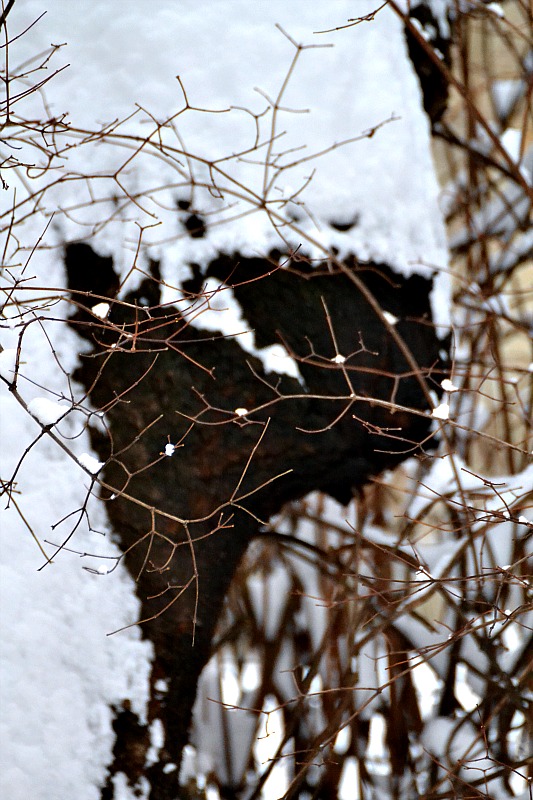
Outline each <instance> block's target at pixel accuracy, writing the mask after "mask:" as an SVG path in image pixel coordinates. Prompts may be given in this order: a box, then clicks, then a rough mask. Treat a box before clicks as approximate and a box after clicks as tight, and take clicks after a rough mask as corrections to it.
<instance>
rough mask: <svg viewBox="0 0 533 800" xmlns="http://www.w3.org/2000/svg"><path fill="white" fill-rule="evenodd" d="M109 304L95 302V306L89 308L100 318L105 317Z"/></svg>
mask: <svg viewBox="0 0 533 800" xmlns="http://www.w3.org/2000/svg"><path fill="white" fill-rule="evenodd" d="M110 308H111V306H110V305H109V303H97V304H96V305H95V306H93V307H92V308H91V311H92V312H93V314H94V315H95V316H96V317H100V319H105V318H106V317H107V315H108V314H109V309H110Z"/></svg>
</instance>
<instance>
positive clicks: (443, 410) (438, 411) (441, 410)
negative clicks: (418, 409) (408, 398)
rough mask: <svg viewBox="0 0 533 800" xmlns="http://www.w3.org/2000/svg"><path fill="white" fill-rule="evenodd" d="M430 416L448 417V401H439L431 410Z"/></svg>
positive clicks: (435, 417) (436, 417)
mask: <svg viewBox="0 0 533 800" xmlns="http://www.w3.org/2000/svg"><path fill="white" fill-rule="evenodd" d="M431 416H432V417H433V418H434V419H449V418H450V406H449V405H448V403H440V404H439V405H438V406H436V407H435V408H434V409H433V411H432V412H431Z"/></svg>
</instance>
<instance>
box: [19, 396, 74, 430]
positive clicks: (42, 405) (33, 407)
mask: <svg viewBox="0 0 533 800" xmlns="http://www.w3.org/2000/svg"><path fill="white" fill-rule="evenodd" d="M68 410H69V409H68V408H67V407H65V406H60V405H58V404H57V402H54V401H53V400H48V398H47V397H35V398H34V399H33V400H31V401H30V402H29V403H28V411H29V412H30V414H31V415H32V416H34V417H35V419H36V420H38V421H39V422H40V423H41V424H42V425H55V423H56V422H57V421H58V420H60V419H61V417H63V416H64V415H65V414H66V413H67V412H68Z"/></svg>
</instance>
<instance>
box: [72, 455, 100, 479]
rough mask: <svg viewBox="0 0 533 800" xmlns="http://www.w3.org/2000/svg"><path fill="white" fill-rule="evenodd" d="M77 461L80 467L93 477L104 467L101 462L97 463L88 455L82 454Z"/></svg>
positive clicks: (96, 460) (95, 459)
mask: <svg viewBox="0 0 533 800" xmlns="http://www.w3.org/2000/svg"><path fill="white" fill-rule="evenodd" d="M78 461H79V462H80V464H81V465H82V467H85V469H86V470H88V472H90V473H92V474H93V475H97V474H98V473H99V472H100V470H101V469H102V467H103V466H104V462H103V461H98V459H97V458H95V457H94V456H92V455H90V454H89V453H82V454H81V455H80V456H78Z"/></svg>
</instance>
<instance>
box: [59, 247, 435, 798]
mask: <svg viewBox="0 0 533 800" xmlns="http://www.w3.org/2000/svg"><path fill="white" fill-rule="evenodd" d="M272 257H273V259H274V260H275V261H276V262H277V260H278V258H279V254H277V253H274V254H272ZM66 266H67V271H68V276H69V286H70V289H71V292H72V295H73V298H74V299H75V300H76V301H77V302H78V303H79V304H80V310H79V311H78V313H77V314H76V316H75V317H74V318H73V320H72V324H73V325H75V326H76V328H77V330H78V331H79V332H80V334H82V335H83V336H85V337H87V338H89V339H90V340H91V341H92V343H93V349H92V352H91V353H89V354H86V355H84V356H82V364H81V366H80V368H79V370H78V372H77V375H76V377H77V378H78V379H79V380H80V381H81V382H82V383H83V384H84V386H85V387H86V389H87V391H88V394H89V396H90V399H91V402H92V404H93V406H94V407H96V408H97V409H102V410H104V411H105V419H106V424H107V426H108V433H109V435H103V434H102V433H101V432H98V431H97V430H93V431H92V437H93V444H94V447H95V448H96V450H97V452H98V453H99V455H100V458H101V459H102V460H105V461H106V466H105V468H104V470H103V472H102V473H101V474H102V475H103V478H104V480H105V482H106V484H108V485H109V486H110V487H112V492H111V490H110V491H107V490H105V491H104V492H103V495H102V496H103V499H104V501H105V502H106V507H107V511H108V514H109V518H110V520H111V523H112V526H113V529H114V531H115V533H116V537H117V541H118V544H119V546H120V548H121V549H122V550H123V552H124V553H125V556H124V558H125V563H126V565H127V568H128V570H129V572H130V573H131V575H132V576H133V577H134V579H135V581H136V586H137V593H138V596H139V599H140V601H141V604H142V618H143V620H144V621H143V622H141V623H140V625H141V629H142V632H143V635H144V636H145V637H147V638H149V639H150V641H151V642H152V643H153V646H154V651H155V660H154V665H153V673H152V703H151V707H150V718H151V719H155V718H159V719H161V721H162V723H163V725H164V728H165V736H166V739H165V746H164V750H163V752H162V754H161V759H160V761H159V762H158V763H157V764H155V765H154V766H153V767H151V768H150V770H149V771H148V773H147V776H148V778H149V780H150V782H151V785H152V793H151V797H152V798H153V799H154V800H166V799H167V798H168V800H170V798H174V797H176V796H177V795H178V775H179V769H178V768H177V769H175V770H173V771H169V769H170V768H169V766H168V765H170V764H176V765H177V767H179V763H180V756H181V752H182V749H183V747H184V745H185V744H186V742H187V739H188V729H189V725H190V720H191V711H192V706H193V702H194V698H195V693H196V684H197V680H198V677H199V675H200V672H201V670H202V668H203V666H204V665H205V663H206V661H207V660H208V658H209V655H210V647H211V642H212V639H213V634H214V629H215V625H216V622H217V619H218V616H219V613H220V610H221V607H222V604H223V601H224V596H225V594H226V592H227V589H228V586H229V583H230V581H231V579H232V576H233V574H234V572H235V569H236V567H237V565H238V563H239V561H240V559H241V557H242V555H243V553H244V552H245V550H246V547H247V545H248V543H249V542H250V539H251V538H252V537H254V536H256V535H258V533H259V532H260V524H261V521H266V520H267V519H268V518H269V517H270V516H271V515H272V514H273V513H275V512H277V511H278V510H279V509H280V507H281V506H282V504H283V503H285V502H286V501H288V500H292V499H296V498H299V497H301V496H303V495H304V494H306V493H308V492H310V491H312V490H316V489H318V490H322V491H324V492H328V493H330V494H331V495H333V496H334V497H336V498H337V499H339V500H341V501H342V502H347V501H348V500H349V499H350V497H351V496H352V494H353V492H354V490H355V489H356V488H357V487H359V486H361V485H362V484H363V483H364V482H365V481H366V480H368V478H369V477H370V476H372V475H375V474H377V473H379V472H380V471H381V470H383V469H384V468H386V467H390V466H393V465H394V464H396V463H398V462H399V461H401V460H402V459H403V458H405V457H406V455H408V454H412V453H413V452H415V453H417V452H418V453H420V454H421V453H422V452H423V450H422V448H420V447H418V446H417V444H418V443H420V442H423V441H425V440H426V439H427V437H428V432H429V427H430V418H429V417H428V416H427V415H423V414H422V415H420V414H418V415H417V414H416V413H411V412H409V411H408V410H401V409H400V410H397V411H396V412H395V413H391V412H390V411H389V410H388V409H387V408H383V407H380V406H378V405H375V404H372V403H371V402H365V401H364V400H358V401H355V402H354V401H350V399H349V395H350V388H349V386H348V383H347V378H346V375H348V376H349V379H350V381H351V383H352V390H353V392H355V394H357V395H358V396H360V397H368V398H377V399H382V400H385V401H390V400H391V399H393V400H394V402H395V403H397V404H398V405H399V406H401V407H405V408H412V409H414V410H415V411H416V410H419V411H420V410H425V409H427V398H426V396H425V395H424V393H423V391H422V389H421V383H420V377H421V376H422V377H425V378H426V379H427V380H429V383H430V385H432V387H433V388H438V382H439V381H440V379H441V378H442V373H441V372H439V370H441V368H442V365H440V362H439V355H438V353H439V349H440V348H441V347H442V343H441V342H440V341H439V340H438V338H437V336H436V334H435V331H434V328H433V327H432V325H431V313H430V308H429V302H428V293H429V290H430V288H431V284H430V282H429V281H427V280H425V279H423V278H421V277H419V276H413V277H411V278H408V279H406V278H402V277H400V276H398V275H396V274H394V273H393V272H392V271H391V270H390V269H389V268H388V267H386V266H384V265H375V264H373V265H358V264H357V262H356V261H355V260H354V259H350V260H349V261H347V262H346V263H345V264H344V265H341V267H342V268H332V267H331V265H329V266H328V265H323V266H319V267H315V268H313V269H311V268H310V267H309V266H308V265H307V264H306V263H305V261H302V260H301V259H299V260H298V263H293V262H291V263H290V264H288V265H287V267H286V268H283V269H274V268H273V267H272V261H271V260H262V259H246V258H241V257H240V256H239V255H238V254H235V255H232V256H221V257H220V258H218V259H217V260H215V261H214V262H213V263H211V264H210V265H209V267H208V270H207V273H205V272H204V275H205V274H207V275H212V276H216V277H217V278H218V279H219V280H222V281H227V282H228V283H231V285H233V286H234V293H235V296H236V298H237V300H238V301H239V303H240V304H241V306H242V309H243V313H244V316H245V318H246V319H247V320H248V322H249V324H250V327H251V328H253V329H254V330H255V336H256V343H257V345H258V346H259V347H263V346H265V345H268V344H272V343H274V342H279V341H280V340H282V341H284V342H285V343H286V345H287V347H289V348H290V349H291V350H292V351H293V352H294V353H295V354H296V355H297V356H298V357H300V358H301V359H304V360H303V361H301V362H300V371H301V374H302V377H303V379H304V383H305V388H304V387H302V386H301V385H300V383H299V382H298V381H297V380H296V379H294V378H289V377H287V376H285V375H281V376H275V375H274V376H273V375H265V373H264V370H263V367H262V364H261V362H260V361H259V360H258V359H256V358H254V357H252V356H250V355H249V354H248V353H245V352H244V351H243V350H242V348H241V347H240V345H239V343H238V340H237V339H225V338H223V337H221V336H218V335H216V334H213V333H212V332H207V331H203V330H201V316H200V317H199V318H198V320H197V321H196V323H195V325H194V327H193V325H188V324H186V321H185V320H184V318H183V317H182V316H181V315H180V313H179V311H178V310H177V309H176V308H168V307H165V308H161V307H158V301H159V295H158V285H157V281H156V280H154V281H153V282H149V281H148V280H147V281H145V282H144V284H143V285H142V286H141V288H140V289H139V291H138V292H137V293H136V294H135V295H130V296H128V297H127V298H125V299H124V300H125V302H123V303H120V302H118V301H116V302H114V303H112V308H111V312H110V316H109V321H110V324H109V325H107V326H106V329H103V327H102V325H101V324H100V325H95V323H97V322H98V320H97V319H95V317H94V315H91V314H90V312H89V311H87V310H85V308H84V307H83V306H84V305H85V306H87V307H89V308H90V306H91V305H93V304H94V303H95V302H96V301H95V300H94V299H92V300H90V301H87V299H86V298H85V296H84V295H83V294H81V293H80V292H86V291H91V290H93V291H96V292H97V294H98V295H99V296H101V297H109V298H114V297H115V293H116V287H117V285H118V283H117V280H116V276H115V274H114V272H113V270H112V265H111V261H110V260H109V259H102V258H100V257H99V256H97V255H96V254H95V253H94V252H93V251H92V250H91V249H90V248H89V247H88V246H86V245H72V246H70V247H68V248H67V252H66ZM354 276H355V278H356V282H357V281H361V284H360V286H358V285H357V283H354V282H353V277H354ZM156 277H157V274H156ZM203 280H204V278H203V277H202V276H201V275H200V272H199V270H198V271H197V277H196V278H195V279H194V280H192V281H190V282H189V283H188V284H187V286H186V288H187V290H188V291H190V292H191V293H194V292H201V289H202V282H203ZM361 287H362V288H363V291H361ZM368 292H370V293H371V295H372V296H374V297H376V298H377V299H378V300H379V303H380V304H381V307H382V308H383V309H384V310H386V311H389V312H390V313H391V314H393V315H394V316H396V317H397V318H398V320H399V321H398V323H397V325H396V327H395V330H396V331H397V332H398V334H400V336H401V337H402V339H403V341H404V342H405V344H406V345H407V347H408V348H409V350H410V351H411V353H412V354H413V356H414V358H415V359H416V362H417V364H418V365H419V375H413V374H412V364H411V363H408V361H406V356H405V352H403V353H402V352H401V350H400V349H399V347H398V343H397V342H396V341H395V339H394V337H393V336H392V334H391V332H390V330H389V329H388V328H387V326H386V325H385V324H384V322H383V320H382V319H381V318H380V316H379V315H378V314H377V313H376V311H375V309H374V308H373V307H372V304H371V302H369V299H368V297H367V296H365V295H366V294H367V293H368ZM141 296H143V297H144V298H148V299H149V302H150V304H151V308H150V310H149V311H148V310H146V308H142V307H140V305H138V304H137V300H138V299H139V298H140V297H141ZM328 316H329V321H328ZM121 331H122V332H121ZM332 331H333V332H334V336H335V339H336V345H335V344H334V342H333V337H332ZM125 333H130V334H133V338H131V337H130V338H129V339H125V337H124V334H125ZM313 353H314V355H312V356H311V354H313ZM337 353H340V354H342V355H344V356H345V357H346V361H345V362H344V363H335V362H334V361H332V359H333V358H334V357H335V355H336V354H337ZM433 373H435V380H434V379H433V378H432V377H431V376H432V375H433ZM437 378H438V380H437ZM272 386H274V387H276V388H275V389H273V388H272ZM330 398H343V399H330ZM260 407H262V408H260ZM237 408H246V409H259V410H256V411H251V412H250V413H249V414H247V415H246V416H242V417H239V416H237V415H235V413H234V412H235V409H237ZM343 411H344V412H345V413H344V414H343V413H342V412H343ZM354 416H355V418H354ZM191 419H196V422H194V423H191ZM335 420H336V421H335ZM334 421H335V424H333V423H334ZM208 423H209V424H208ZM308 431H321V432H312V433H310V432H308ZM182 438H183V442H182V444H183V446H182V447H180V448H178V449H177V450H176V451H175V453H174V454H173V455H172V457H165V456H161V453H162V452H163V450H164V447H165V445H166V444H167V442H168V441H170V442H172V443H174V444H175V443H177V442H178V441H180V440H181V439H182ZM252 454H253V457H252V458H251V461H250V456H251V455H252ZM248 462H249V463H248ZM111 494H113V495H115V497H114V499H109V498H110V495H111ZM126 494H127V495H128V496H129V497H132V498H135V500H136V501H139V502H140V503H141V505H139V504H136V503H135V502H133V501H132V500H130V499H128V498H127V497H126V496H125V495H126ZM185 587H186V588H185ZM161 678H163V679H165V680H166V682H167V685H168V691H167V692H166V693H161V692H158V691H157V690H156V687H155V684H156V682H157V681H158V679H161ZM125 711H126V712H127V709H125ZM120 736H123V737H124V738H125V739H126V740H127V741H125V742H123V743H122V744H119V743H118V744H117V747H116V748H115V749H116V752H117V753H119V754H120V758H119V759H115V761H116V763H115V765H114V766H113V765H112V766H111V773H112V772H113V770H115V771H116V770H118V769H121V770H126V772H127V774H128V777H129V779H130V780H131V781H132V782H135V780H136V779H137V778H138V759H137V762H136V763H135V764H134V765H133V767H132V769H131V770H130V771H129V772H128V771H127V768H126V767H125V766H124V762H125V761H127V759H125V758H124V755H123V754H124V753H125V752H127V750H128V742H129V745H130V746H131V747H133V748H135V747H141V748H142V747H143V746H146V736H145V730H144V729H142V726H140V725H138V724H137V725H135V724H132V721H131V719H129V717H128V724H127V725H122V726H120V725H117V737H120ZM117 742H118V739H117ZM165 765H167V769H166V770H165V769H164V768H165ZM106 791H107V792H108V794H107V795H105V796H111V795H109V787H108V789H107V790H106Z"/></svg>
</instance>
